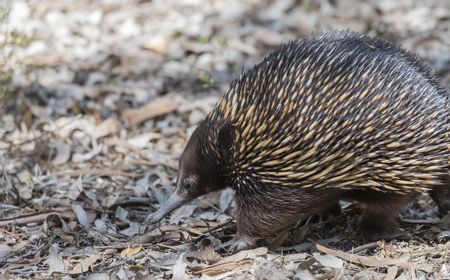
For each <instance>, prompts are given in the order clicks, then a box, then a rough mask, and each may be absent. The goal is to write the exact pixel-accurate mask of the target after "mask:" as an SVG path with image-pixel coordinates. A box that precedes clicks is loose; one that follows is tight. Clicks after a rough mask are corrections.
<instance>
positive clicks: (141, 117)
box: [122, 98, 178, 125]
mask: <svg viewBox="0 0 450 280" xmlns="http://www.w3.org/2000/svg"><path fill="white" fill-rule="evenodd" d="M177 107H178V104H177V103H175V102H174V101H173V100H169V99H167V98H158V99H155V100H153V101H151V102H149V103H147V104H146V105H144V106H142V107H140V108H137V109H127V110H125V111H123V112H122V116H124V117H126V118H127V119H128V120H129V121H130V123H131V124H133V125H137V124H140V123H142V122H144V121H146V120H149V119H152V118H155V117H159V116H162V115H165V114H168V113H170V112H173V111H175V109H176V108H177Z"/></svg>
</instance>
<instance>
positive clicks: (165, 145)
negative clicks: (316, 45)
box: [0, 0, 450, 280]
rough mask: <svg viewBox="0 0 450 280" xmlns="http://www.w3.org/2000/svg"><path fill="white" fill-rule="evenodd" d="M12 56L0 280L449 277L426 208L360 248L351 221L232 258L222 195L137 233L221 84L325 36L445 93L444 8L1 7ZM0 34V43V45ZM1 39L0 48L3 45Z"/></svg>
mask: <svg viewBox="0 0 450 280" xmlns="http://www.w3.org/2000/svg"><path fill="white" fill-rule="evenodd" d="M2 5H9V7H10V8H11V10H10V15H9V18H8V19H7V21H6V22H4V23H2V27H1V28H2V30H3V32H4V30H5V28H7V29H8V30H14V31H17V32H18V33H19V34H23V36H25V37H26V38H30V41H29V43H28V44H27V45H26V46H22V47H20V48H17V50H15V52H14V56H13V57H11V58H9V61H8V62H9V63H15V64H16V65H17V69H15V75H14V94H13V97H12V98H8V99H5V100H4V101H2V106H1V126H0V136H1V138H0V155H1V157H0V160H1V165H0V166H1V170H0V171H1V172H0V174H1V188H0V279H28V278H32V279H48V278H55V279H76V278H80V279H121V280H125V279H449V277H450V265H449V259H450V242H449V240H450V232H449V225H450V217H449V216H448V215H447V216H446V217H443V218H441V219H439V217H438V216H437V213H436V209H435V206H434V205H433V204H432V202H431V201H430V200H429V199H428V197H426V196H424V197H421V198H419V199H418V200H417V202H415V203H414V204H413V205H411V206H410V207H409V208H408V209H407V210H405V211H404V212H403V213H402V219H403V221H402V226H403V228H404V229H405V231H407V232H408V234H409V237H410V238H409V239H407V240H394V241H391V242H375V243H369V244H364V242H363V241H362V240H361V239H360V237H359V235H358V233H357V232H356V231H355V229H356V224H357V219H358V214H359V213H360V210H358V208H357V207H355V206H354V205H352V204H350V203H343V205H342V206H343V208H344V211H343V213H342V214H341V215H339V216H338V217H331V218H327V217H315V216H314V217H311V218H309V219H308V220H306V221H300V222H299V223H298V224H297V226H296V227H295V228H293V229H291V230H289V231H286V232H283V233H281V234H279V235H278V236H276V237H274V238H273V239H271V240H266V242H265V243H264V244H263V246H262V247H259V248H256V249H253V250H247V251H242V252H239V253H236V254H231V253H229V252H227V251H226V250H224V249H222V247H221V245H222V244H223V243H225V242H226V241H228V240H230V239H231V238H232V237H233V233H234V231H235V223H234V220H233V193H232V192H231V191H229V190H226V191H224V192H222V193H217V194H212V195H208V196H206V197H203V198H200V199H198V200H196V201H195V202H194V203H191V204H188V205H185V206H183V207H181V208H180V209H178V210H176V211H175V212H174V213H173V214H172V215H171V216H170V217H169V218H167V219H165V220H164V221H163V222H162V224H161V227H159V228H157V229H155V230H153V231H150V232H147V233H145V234H143V227H142V222H143V219H144V217H145V216H146V214H147V213H148V212H149V211H155V210H156V209H157V208H158V206H159V205H160V204H161V203H162V202H163V201H164V200H165V199H166V198H167V197H168V195H169V194H170V193H171V192H172V191H173V190H174V183H175V179H176V174H177V165H178V158H179V156H180V153H181V152H182V149H183V147H184V145H185V143H186V140H187V139H188V137H189V135H190V133H191V132H192V131H193V129H194V128H195V126H196V125H197V124H198V123H199V122H200V121H201V120H202V119H203V118H204V117H205V116H206V114H207V113H208V112H209V110H210V109H211V108H212V107H213V106H214V104H215V102H216V100H217V98H218V96H219V95H220V94H222V93H224V92H225V91H226V89H227V87H228V84H229V82H230V81H231V80H232V79H233V77H236V76H237V75H238V74H239V72H240V71H241V70H242V69H248V68H249V67H251V66H252V65H253V64H255V63H256V62H258V61H259V60H260V59H261V58H262V57H263V56H264V55H265V54H267V53H268V52H269V51H270V50H272V49H274V48H275V47H276V46H277V45H279V44H280V43H281V42H284V41H287V40H290V39H295V38H297V37H299V36H301V35H305V34H308V33H310V32H312V31H315V30H320V29H325V28H330V27H335V28H348V29H352V30H355V31H360V32H367V33H369V34H371V35H374V36H379V37H382V38H385V39H387V40H390V41H392V42H394V43H396V44H401V45H402V46H403V47H405V48H406V49H408V50H411V51H413V52H416V53H418V54H419V55H421V56H422V57H423V58H424V59H425V60H426V61H427V62H429V63H430V64H431V65H433V67H434V68H435V69H436V73H437V74H438V75H439V76H440V77H441V78H442V82H443V83H444V84H446V85H447V86H450V28H449V27H450V2H448V1H447V0H428V1H416V0H399V1H387V0H382V1H375V0H373V1H350V0H342V1H332V0H329V1H326V0H324V1H307V0H303V1H295V0H279V1H256V0H245V1H239V0H228V1H222V0H216V1H201V0H176V1H175V0H154V1H145V0H141V1H138V0H126V1H117V0H103V1H92V0H78V1H48V0H47V1H37V0H35V1H9V2H8V1H6V4H2ZM2 37H5V36H4V33H3V35H2ZM2 39H4V38H2Z"/></svg>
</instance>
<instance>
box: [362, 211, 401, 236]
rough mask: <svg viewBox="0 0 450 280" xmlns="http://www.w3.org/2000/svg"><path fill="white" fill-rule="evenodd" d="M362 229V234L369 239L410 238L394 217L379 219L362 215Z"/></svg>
mask: <svg viewBox="0 0 450 280" xmlns="http://www.w3.org/2000/svg"><path fill="white" fill-rule="evenodd" d="M359 227H360V230H361V233H362V236H363V238H364V239H365V240H367V241H378V240H386V241H389V240H393V239H409V236H408V233H407V232H405V231H402V230H400V229H399V228H398V223H397V221H396V220H395V219H393V218H384V219H381V218H379V217H378V220H374V219H373V218H372V219H370V220H369V219H368V218H367V217H364V216H363V217H362V219H361V222H360V225H359Z"/></svg>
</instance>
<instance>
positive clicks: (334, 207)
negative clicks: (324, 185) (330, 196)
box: [321, 201, 342, 220]
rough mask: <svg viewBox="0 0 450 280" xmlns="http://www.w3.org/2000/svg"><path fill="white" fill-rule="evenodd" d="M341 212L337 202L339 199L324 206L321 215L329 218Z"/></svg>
mask: <svg viewBox="0 0 450 280" xmlns="http://www.w3.org/2000/svg"><path fill="white" fill-rule="evenodd" d="M341 213H342V209H341V205H340V204H339V201H337V202H335V203H333V204H331V205H330V206H329V207H328V208H326V209H325V210H324V211H323V212H322V214H321V216H322V217H324V218H325V219H327V220H328V219H330V218H334V217H337V216H339V215H340V214H341Z"/></svg>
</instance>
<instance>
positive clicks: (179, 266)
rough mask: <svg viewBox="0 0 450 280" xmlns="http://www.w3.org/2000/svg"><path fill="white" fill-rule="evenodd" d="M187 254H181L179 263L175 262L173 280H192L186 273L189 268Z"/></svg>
mask: <svg viewBox="0 0 450 280" xmlns="http://www.w3.org/2000/svg"><path fill="white" fill-rule="evenodd" d="M185 254H186V253H183V254H181V255H180V256H179V257H178V259H177V261H176V262H175V265H174V266H173V271H172V279H173V280H189V279H191V277H189V275H188V274H187V273H186V268H187V265H188V263H187V260H186V258H185Z"/></svg>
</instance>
